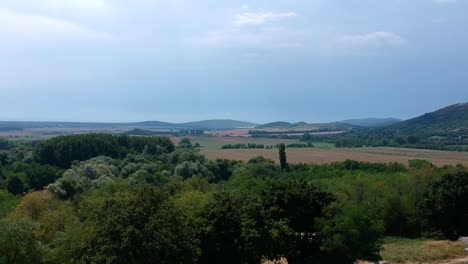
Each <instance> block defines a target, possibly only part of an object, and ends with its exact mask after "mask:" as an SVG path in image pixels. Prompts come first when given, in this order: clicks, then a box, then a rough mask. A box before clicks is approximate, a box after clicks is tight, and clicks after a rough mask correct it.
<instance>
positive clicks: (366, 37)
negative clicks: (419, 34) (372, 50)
mask: <svg viewBox="0 0 468 264" xmlns="http://www.w3.org/2000/svg"><path fill="white" fill-rule="evenodd" d="M339 42H340V43H343V44H346V45H353V46H356V45H403V44H405V43H406V42H407V41H406V40H405V39H403V38H402V37H400V36H399V35H397V34H394V33H392V32H386V31H377V32H371V33H367V34H362V35H345V36H341V37H340V38H339Z"/></svg>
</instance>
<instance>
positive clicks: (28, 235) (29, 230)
mask: <svg viewBox="0 0 468 264" xmlns="http://www.w3.org/2000/svg"><path fill="white" fill-rule="evenodd" d="M34 231H35V227H34V224H33V223H31V222H30V221H28V220H19V221H15V222H12V221H7V220H0V263H5V264H29V263H40V261H41V250H40V246H39V242H38V241H37V240H36V239H35V237H34Z"/></svg>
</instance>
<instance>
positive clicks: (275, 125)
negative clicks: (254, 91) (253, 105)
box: [255, 121, 356, 131]
mask: <svg viewBox="0 0 468 264" xmlns="http://www.w3.org/2000/svg"><path fill="white" fill-rule="evenodd" d="M355 127H356V126H355V125H352V124H348V123H344V122H332V123H317V124H308V123H306V122H298V123H289V122H284V121H278V122H272V123H267V124H263V125H260V126H256V127H255V129H256V130H295V131H305V130H311V131H312V130H327V131H339V130H348V129H352V128H355Z"/></svg>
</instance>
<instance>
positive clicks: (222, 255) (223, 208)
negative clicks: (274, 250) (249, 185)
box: [200, 191, 269, 264]
mask: <svg viewBox="0 0 468 264" xmlns="http://www.w3.org/2000/svg"><path fill="white" fill-rule="evenodd" d="M202 219H203V223H204V225H203V226H202V227H201V228H200V230H201V239H200V240H201V249H202V255H201V257H200V263H233V264H234V263H260V261H261V259H262V256H263V255H264V250H263V247H264V245H265V244H266V242H267V241H268V240H269V239H266V237H265V235H266V233H265V232H264V231H266V230H265V226H266V224H265V222H264V219H265V218H264V217H263V216H262V210H261V204H260V203H259V200H258V199H255V198H254V197H252V196H251V195H244V194H236V193H234V192H227V191H223V192H220V193H216V194H215V195H214V197H213V199H211V201H210V202H209V203H208V204H207V205H206V206H205V209H204V211H203V213H202Z"/></svg>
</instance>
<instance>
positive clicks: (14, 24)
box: [0, 9, 108, 40]
mask: <svg viewBox="0 0 468 264" xmlns="http://www.w3.org/2000/svg"><path fill="white" fill-rule="evenodd" d="M0 34H1V35H2V37H23V38H34V39H40V40H50V39H56V38H67V39H70V38H107V37H108V36H106V35H105V34H101V33H98V32H95V31H92V30H90V29H88V28H86V27H85V26H82V25H80V24H76V23H73V22H69V21H66V20H62V19H57V18H52V17H48V16H39V15H30V14H23V13H18V12H15V11H11V10H7V9H0Z"/></svg>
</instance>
